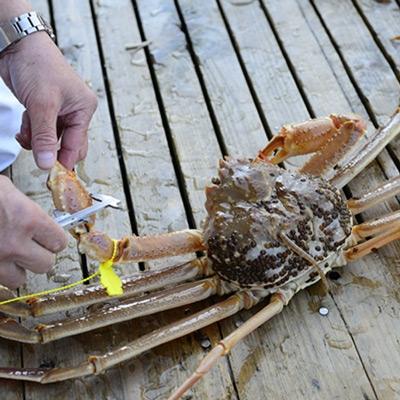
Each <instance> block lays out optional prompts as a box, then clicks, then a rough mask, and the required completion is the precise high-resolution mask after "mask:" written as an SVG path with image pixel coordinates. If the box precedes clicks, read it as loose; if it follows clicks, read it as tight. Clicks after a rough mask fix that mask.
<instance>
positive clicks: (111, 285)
mask: <svg viewBox="0 0 400 400" xmlns="http://www.w3.org/2000/svg"><path fill="white" fill-rule="evenodd" d="M99 271H100V282H101V284H102V285H103V286H104V287H105V288H106V290H107V294H108V295H109V296H118V295H120V294H122V293H123V290H122V281H121V279H120V277H119V276H118V275H117V274H116V273H115V271H114V270H113V262H112V260H109V261H106V262H103V263H101V264H100V266H99Z"/></svg>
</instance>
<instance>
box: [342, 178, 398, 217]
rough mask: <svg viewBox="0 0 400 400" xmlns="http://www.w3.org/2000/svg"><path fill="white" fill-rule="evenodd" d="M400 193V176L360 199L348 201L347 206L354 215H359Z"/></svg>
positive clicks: (355, 198)
mask: <svg viewBox="0 0 400 400" xmlns="http://www.w3.org/2000/svg"><path fill="white" fill-rule="evenodd" d="M398 193H400V176H396V177H395V178H392V179H390V180H389V181H387V182H385V183H384V184H383V185H381V186H379V187H377V188H375V189H373V190H372V191H370V192H368V193H365V194H364V195H363V196H362V197H360V198H357V197H353V198H351V199H350V200H348V201H347V206H348V207H349V209H350V211H351V212H352V213H353V214H358V213H360V212H363V211H365V210H367V209H368V208H370V207H373V206H374V205H376V204H379V203H380V202H382V201H385V200H387V199H389V198H390V197H393V196H395V195H396V194H398Z"/></svg>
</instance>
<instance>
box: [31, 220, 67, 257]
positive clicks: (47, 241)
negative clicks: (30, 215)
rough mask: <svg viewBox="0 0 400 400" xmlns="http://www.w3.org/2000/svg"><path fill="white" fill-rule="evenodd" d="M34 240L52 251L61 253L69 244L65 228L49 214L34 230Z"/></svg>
mask: <svg viewBox="0 0 400 400" xmlns="http://www.w3.org/2000/svg"><path fill="white" fill-rule="evenodd" d="M33 240H34V241H35V242H37V243H38V244H39V245H40V246H42V247H44V248H45V249H46V250H48V251H50V252H52V253H59V252H60V251H62V250H64V249H65V248H66V247H67V244H68V238H67V235H66V234H65V232H64V230H63V229H62V228H61V227H60V226H59V225H58V224H57V223H55V222H54V220H53V219H52V218H50V217H49V216H48V215H44V216H43V218H42V219H41V220H40V221H38V222H37V225H36V226H35V230H34V232H33Z"/></svg>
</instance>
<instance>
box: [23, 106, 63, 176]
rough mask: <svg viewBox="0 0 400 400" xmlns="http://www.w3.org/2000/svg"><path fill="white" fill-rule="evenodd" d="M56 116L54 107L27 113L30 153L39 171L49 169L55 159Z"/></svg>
mask: <svg viewBox="0 0 400 400" xmlns="http://www.w3.org/2000/svg"><path fill="white" fill-rule="evenodd" d="M57 115H58V112H57V109H55V108H54V107H47V108H46V107H40V109H37V108H36V107H35V108H34V109H33V110H32V111H29V119H30V122H31V134H32V138H31V145H32V152H33V157H34V158H35V161H36V164H37V166H38V167H39V168H40V169H44V170H48V169H51V168H52V167H53V166H54V163H55V161H56V158H57V142H58V137H57Z"/></svg>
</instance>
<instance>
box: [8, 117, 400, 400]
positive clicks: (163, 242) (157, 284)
mask: <svg viewBox="0 0 400 400" xmlns="http://www.w3.org/2000/svg"><path fill="white" fill-rule="evenodd" d="M365 129H366V125H365V123H364V122H363V121H362V119H361V118H360V117H358V116H355V115H348V116H346V115H341V116H339V115H331V116H329V117H326V118H317V119H313V120H310V121H307V122H303V123H299V124H293V125H287V126H284V127H283V128H282V129H281V130H280V132H279V133H278V135H277V136H275V137H274V138H273V139H272V140H271V141H270V142H269V143H268V144H267V146H266V147H265V148H264V149H263V150H261V151H260V153H259V154H258V156H257V157H256V158H255V159H253V160H245V159H243V160H240V159H232V158H226V159H224V160H221V161H220V164H219V170H218V177H217V178H214V179H213V180H212V184H211V185H210V186H209V187H207V188H206V198H207V201H206V209H207V212H208V217H207V218H206V221H205V223H204V227H203V230H195V229H192V230H190V229H189V230H183V231H179V232H173V233H168V234H160V235H156V236H149V237H136V236H131V237H126V238H123V239H121V240H118V241H117V242H115V241H113V240H112V239H111V238H109V237H108V235H107V234H105V233H102V232H96V231H95V230H93V226H94V219H93V220H91V221H89V222H88V223H87V224H86V225H85V226H80V227H78V228H76V229H74V231H73V232H72V233H73V235H74V236H75V237H76V238H77V240H78V242H79V248H80V250H81V251H82V252H83V253H86V254H87V255H88V256H89V257H91V258H93V259H95V260H98V261H101V262H103V261H106V260H110V258H113V261H114V262H115V263H123V262H133V261H135V262H136V261H146V260H151V259H156V258H161V257H166V256H174V255H178V254H183V253H194V252H197V251H203V252H205V254H206V255H204V256H202V257H200V256H199V257H197V258H194V259H193V260H192V261H190V262H187V263H185V264H183V265H178V266H173V267H168V268H165V269H163V270H159V271H152V272H151V271H150V272H144V273H143V274H142V275H141V276H139V277H138V276H135V277H125V278H123V289H124V291H123V294H122V295H120V296H118V298H117V299H116V301H115V303H112V304H110V305H107V306H104V307H103V308H102V309H100V310H93V311H90V312H88V313H87V314H85V315H84V316H80V317H77V318H74V319H67V320H64V321H58V322H55V323H53V324H47V325H43V324H40V325H38V326H37V328H36V329H34V330H30V329H27V328H25V327H24V326H23V325H22V324H20V323H19V322H18V317H26V316H41V315H44V314H50V313H53V312H57V311H62V310H68V309H72V308H75V307H82V306H89V305H92V304H95V303H101V302H105V301H108V300H109V297H108V296H107V293H106V291H105V289H104V288H103V287H101V286H98V285H93V286H89V287H85V288H82V289H80V290H78V291H72V292H61V293H58V294H54V295H48V296H45V297H41V298H37V299H35V300H34V301H28V302H18V303H12V304H7V305H3V306H0V311H1V312H2V313H3V314H6V315H8V316H4V317H2V318H1V319H0V336H1V337H4V338H8V339H11V340H17V341H20V342H25V343H47V342H50V341H53V340H56V339H60V338H63V337H66V336H71V335H76V334H79V333H82V332H87V331H90V330H93V329H96V328H99V327H103V326H107V325H110V324H114V323H118V322H121V321H125V320H129V319H134V318H138V317H141V316H144V315H149V314H152V313H156V312H160V311H163V310H167V309H171V308H175V307H179V306H183V305H187V304H190V303H194V302H198V301H200V300H203V299H206V298H208V297H210V296H211V295H214V294H217V295H221V296H225V298H224V299H223V300H222V301H221V302H219V303H217V304H214V305H212V306H210V307H208V308H206V309H204V310H202V311H200V312H198V313H196V314H194V315H189V316H187V317H185V318H183V319H181V320H178V321H176V322H174V323H172V324H169V325H167V326H164V327H162V328H159V329H156V330H154V331H152V332H150V333H148V334H146V335H144V336H142V337H139V338H138V339H136V340H134V341H132V342H130V343H128V344H126V345H124V346H121V347H119V348H115V349H114V350H112V351H110V352H108V353H106V354H103V355H100V356H92V357H90V358H89V359H88V360H86V361H83V362H82V363H81V364H80V365H78V366H76V367H69V368H57V367H56V368H48V369H47V368H0V377H1V378H7V379H19V380H27V381H34V382H39V383H49V382H57V381H61V380H66V379H72V378H77V377H83V376H87V375H90V374H98V373H100V372H102V371H104V370H105V369H107V368H111V367H113V366H115V365H117V364H119V363H121V362H123V361H126V360H128V359H130V358H132V357H135V356H137V355H139V354H141V353H143V352H144V351H146V350H149V349H151V348H154V347H156V346H158V345H160V344H162V343H166V342H168V341H171V340H173V339H176V338H178V337H181V336H184V335H186V334H188V333H190V332H193V331H195V330H197V329H200V328H202V327H205V326H207V325H209V324H212V323H214V322H217V321H219V320H222V319H224V318H226V317H229V316H231V315H233V314H235V313H237V312H238V311H239V310H241V309H243V308H246V309H248V308H251V307H252V306H254V305H255V304H256V303H258V302H259V301H260V300H262V299H264V298H269V299H270V300H269V302H268V304H267V305H266V306H265V307H264V308H262V309H261V310H260V311H259V312H257V313H256V314H254V315H253V316H252V317H251V318H250V319H249V320H248V321H246V322H245V323H244V324H243V325H241V326H240V327H239V328H237V329H236V330H235V331H233V332H232V333H231V334H230V335H229V336H227V337H225V338H224V339H223V340H221V341H220V343H219V344H218V345H217V346H216V347H214V348H213V349H212V350H211V351H210V352H209V353H208V354H207V356H206V357H205V358H204V360H203V361H202V362H201V364H200V366H199V367H198V369H197V370H196V371H195V372H194V373H193V374H192V375H191V376H190V377H189V378H188V380H187V381H186V382H184V383H183V385H182V386H180V387H179V388H178V389H177V390H176V392H175V393H174V394H172V395H171V397H170V399H178V398H180V397H181V396H182V395H183V394H184V393H185V392H186V391H187V390H188V389H189V388H190V387H192V386H193V385H194V384H195V382H196V381H198V380H199V379H201V378H202V377H203V376H204V374H205V373H206V372H207V371H209V370H210V369H211V368H212V366H213V365H215V363H216V362H217V361H218V360H219V359H220V358H221V357H222V356H224V355H226V354H227V353H228V352H229V351H230V350H231V349H232V347H233V346H234V345H235V344H236V343H237V342H238V341H239V340H241V339H242V338H243V337H245V336H246V335H248V334H249V333H251V332H252V331H253V330H255V329H256V328H257V327H258V326H260V325H261V324H263V323H265V322H266V321H268V320H269V319H270V318H272V317H273V316H274V315H276V314H278V313H280V312H281V311H282V309H283V308H284V306H285V305H287V304H288V303H289V301H290V299H291V298H292V297H293V296H294V295H295V294H296V293H297V292H298V291H300V290H302V289H304V288H306V287H307V286H309V285H312V284H314V283H315V282H317V281H318V280H320V279H325V274H326V273H327V272H328V271H330V270H331V269H332V268H336V267H341V266H344V265H346V264H347V263H348V262H350V261H352V260H355V259H357V258H359V257H362V256H364V255H366V254H368V253H369V252H371V251H372V250H374V249H377V248H379V247H381V246H384V245H385V244H387V243H389V242H391V241H393V240H396V239H398V238H399V237H400V228H399V226H400V212H395V213H392V214H389V215H386V216H383V217H381V218H379V219H376V220H374V221H368V222H364V223H362V224H359V225H356V224H354V223H353V215H355V214H357V213H360V212H361V211H363V210H366V209H368V208H369V207H372V206H374V205H375V204H377V203H378V202H380V201H382V200H385V199H387V198H389V197H391V196H394V195H395V194H397V193H400V177H396V178H394V179H392V180H390V181H387V182H386V183H384V184H383V185H381V186H380V187H378V188H376V189H375V190H373V191H371V192H369V193H366V194H365V195H364V196H362V197H360V198H353V199H350V200H346V199H345V198H344V197H342V195H341V192H340V191H339V189H340V188H342V187H343V186H344V185H346V183H348V182H349V181H350V180H351V179H352V178H353V177H354V176H355V175H357V174H358V173H359V172H360V171H361V170H362V169H363V168H364V167H365V166H366V165H367V164H368V163H369V162H370V161H371V160H373V159H374V158H375V157H376V155H377V154H378V153H379V152H380V151H381V150H382V149H383V147H384V146H385V145H386V144H387V143H389V142H390V140H392V139H393V138H394V137H395V136H396V135H398V134H399V132H400V110H398V111H397V112H396V113H395V115H394V116H393V117H392V118H391V120H390V121H389V122H388V124H387V125H386V126H385V127H383V128H381V129H379V130H377V131H376V132H375V133H374V134H373V135H372V136H371V137H370V138H369V140H367V141H366V142H365V143H364V144H362V145H360V144H359V143H360V141H358V139H359V138H360V137H361V136H362V135H363V134H364V131H365ZM357 146H358V147H357ZM354 148H356V149H357V152H354V153H353V154H355V155H353V156H352V157H348V158H349V159H348V161H346V162H344V163H343V165H341V166H340V167H336V168H333V167H334V166H337V164H338V162H339V161H340V160H343V159H344V157H345V155H348V153H349V150H350V149H353V150H354ZM302 154H303V155H304V154H313V155H312V157H311V158H310V159H309V160H308V161H307V162H306V163H305V164H304V166H303V167H302V168H301V169H300V170H299V171H298V172H293V171H287V170H285V169H283V168H281V167H279V166H278V165H277V164H279V163H281V162H282V161H284V160H286V159H287V158H289V157H292V156H296V155H302ZM329 173H330V176H329ZM48 186H49V188H50V190H51V191H52V194H53V200H54V203H55V205H56V207H57V208H59V209H62V210H65V211H69V212H71V211H76V210H79V209H81V208H84V207H87V206H88V205H89V204H90V201H91V200H90V196H88V194H87V192H86V190H85V188H84V187H83V185H82V184H81V183H80V182H79V181H78V180H77V178H76V176H75V174H74V173H73V172H70V171H67V170H66V169H65V168H63V167H62V166H61V165H60V164H58V165H57V166H56V167H55V168H54V169H53V170H52V171H51V173H50V177H49V181H48ZM115 243H116V245H115ZM115 246H116V247H115ZM144 292H146V293H147V292H150V294H146V295H143V293H144ZM9 297H12V292H10V291H9V290H8V289H6V288H1V290H0V298H9Z"/></svg>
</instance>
